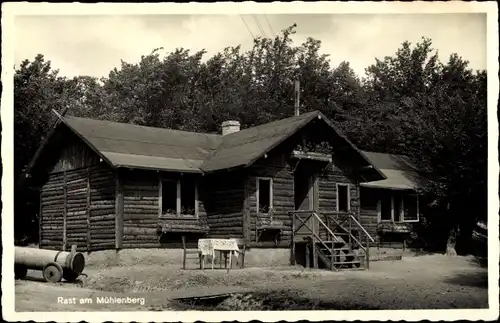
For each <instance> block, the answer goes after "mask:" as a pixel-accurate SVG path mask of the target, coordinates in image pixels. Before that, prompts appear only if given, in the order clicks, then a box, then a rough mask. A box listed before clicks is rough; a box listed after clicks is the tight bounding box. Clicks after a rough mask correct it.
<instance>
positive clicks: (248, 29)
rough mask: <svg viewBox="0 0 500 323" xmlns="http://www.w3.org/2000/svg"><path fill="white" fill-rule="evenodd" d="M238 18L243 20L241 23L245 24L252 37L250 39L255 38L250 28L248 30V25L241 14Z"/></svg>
mask: <svg viewBox="0 0 500 323" xmlns="http://www.w3.org/2000/svg"><path fill="white" fill-rule="evenodd" d="M240 18H241V20H242V21H243V23H244V24H245V27H247V30H248V33H249V34H250V36H251V37H252V39H253V40H255V37H254V35H253V33H252V31H251V30H250V28H249V27H248V25H247V23H246V21H245V19H243V16H242V15H240Z"/></svg>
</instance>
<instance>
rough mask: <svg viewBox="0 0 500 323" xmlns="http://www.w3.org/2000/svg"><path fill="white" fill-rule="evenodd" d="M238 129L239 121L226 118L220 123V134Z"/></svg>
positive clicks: (227, 133)
mask: <svg viewBox="0 0 500 323" xmlns="http://www.w3.org/2000/svg"><path fill="white" fill-rule="evenodd" d="M238 131H240V122H239V121H235V120H228V121H224V122H223V123H222V135H223V136H225V135H229V134H230V133H233V132H238Z"/></svg>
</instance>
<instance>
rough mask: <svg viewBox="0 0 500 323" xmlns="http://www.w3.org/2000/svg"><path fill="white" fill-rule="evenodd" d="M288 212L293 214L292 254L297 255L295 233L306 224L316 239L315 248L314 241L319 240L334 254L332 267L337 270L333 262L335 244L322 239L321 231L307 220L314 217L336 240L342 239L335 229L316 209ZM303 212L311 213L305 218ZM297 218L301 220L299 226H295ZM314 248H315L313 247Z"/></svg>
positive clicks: (331, 260) (332, 260) (332, 259)
mask: <svg viewBox="0 0 500 323" xmlns="http://www.w3.org/2000/svg"><path fill="white" fill-rule="evenodd" d="M288 213H289V214H290V215H291V216H292V255H293V257H295V235H296V234H297V232H298V231H299V230H300V228H302V227H304V226H305V227H306V228H307V229H308V230H309V232H310V234H312V236H313V237H314V238H315V239H316V241H313V248H314V242H319V243H320V244H321V245H322V246H323V247H324V248H325V249H327V250H328V251H329V252H330V254H331V255H332V257H331V259H330V269H332V270H334V269H335V270H337V268H336V267H335V266H334V264H333V262H334V257H333V254H334V250H333V249H334V245H333V244H332V246H331V247H329V246H328V245H327V244H326V243H325V241H323V239H321V237H320V236H319V234H318V233H319V232H316V230H315V228H311V227H310V226H309V225H308V224H307V222H308V221H309V219H311V218H312V219H314V220H316V221H318V224H320V225H321V226H322V227H323V228H324V229H325V230H326V231H327V232H328V234H329V235H331V236H332V238H333V239H335V240H336V241H341V240H340V239H339V237H337V236H336V235H335V233H333V231H332V230H331V229H330V228H329V227H328V226H327V225H326V224H325V223H324V222H323V220H321V218H320V217H319V216H318V214H317V213H316V211H314V210H308V211H290V212H288ZM301 214H309V216H308V217H307V218H306V219H305V220H304V219H302V217H301V216H300V215H301ZM296 219H297V220H299V221H300V222H301V223H300V225H299V226H298V227H295V220H296ZM318 231H319V230H318ZM307 250H308V249H306V251H307ZM313 250H315V249H313ZM314 256H316V255H314ZM306 259H307V261H308V260H309V258H308V253H307V252H306Z"/></svg>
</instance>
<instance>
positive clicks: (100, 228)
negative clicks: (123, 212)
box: [87, 165, 116, 250]
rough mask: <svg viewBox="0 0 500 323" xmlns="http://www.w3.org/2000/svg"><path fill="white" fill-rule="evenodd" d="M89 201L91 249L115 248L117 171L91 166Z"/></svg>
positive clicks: (88, 221)
mask: <svg viewBox="0 0 500 323" xmlns="http://www.w3.org/2000/svg"><path fill="white" fill-rule="evenodd" d="M87 185H88V187H90V192H88V193H87V203H88V205H90V213H88V214H87V216H88V219H87V223H88V225H89V231H88V236H89V240H90V244H89V247H90V250H103V249H114V248H115V232H116V229H115V221H116V214H115V194H116V193H115V192H116V187H115V173H114V172H113V171H112V170H111V169H110V168H109V167H104V165H102V166H100V167H99V166H95V167H90V168H89V178H88V184H87Z"/></svg>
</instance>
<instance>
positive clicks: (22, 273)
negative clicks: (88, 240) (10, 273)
mask: <svg viewBox="0 0 500 323" xmlns="http://www.w3.org/2000/svg"><path fill="white" fill-rule="evenodd" d="M84 267H85V257H84V256H83V254H82V253H80V252H76V246H71V251H70V252H67V251H57V250H46V249H38V248H27V247H15V259H14V274H15V278H16V279H22V278H24V277H26V274H27V273H28V269H34V270H41V271H42V272H43V278H44V279H45V280H46V281H48V282H52V283H57V282H60V281H61V280H62V279H63V278H64V280H66V281H68V282H71V281H74V280H76V279H77V278H78V277H79V276H80V274H81V273H82V272H83V268H84Z"/></svg>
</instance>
